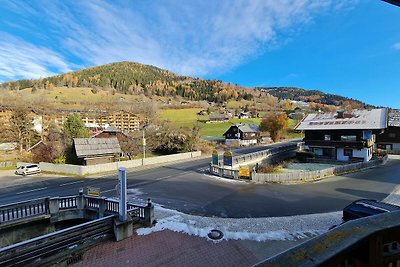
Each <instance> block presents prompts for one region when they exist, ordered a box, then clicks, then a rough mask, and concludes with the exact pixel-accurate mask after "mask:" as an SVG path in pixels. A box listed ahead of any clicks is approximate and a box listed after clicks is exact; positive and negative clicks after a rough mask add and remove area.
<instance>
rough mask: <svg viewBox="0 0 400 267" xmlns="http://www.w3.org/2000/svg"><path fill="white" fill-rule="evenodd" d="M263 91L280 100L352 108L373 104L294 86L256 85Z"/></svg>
mask: <svg viewBox="0 0 400 267" xmlns="http://www.w3.org/2000/svg"><path fill="white" fill-rule="evenodd" d="M256 88H257V89H259V90H262V91H265V92H267V93H268V94H270V95H273V96H275V97H277V98H279V99H280V100H283V99H291V100H296V101H305V102H315V103H320V104H325V105H335V106H340V105H344V104H348V105H351V106H352V107H354V108H372V107H373V106H371V105H369V104H365V103H364V102H361V101H359V100H356V99H353V98H348V97H344V96H340V95H334V94H327V93H324V92H321V91H318V90H305V89H301V88H296V87H256Z"/></svg>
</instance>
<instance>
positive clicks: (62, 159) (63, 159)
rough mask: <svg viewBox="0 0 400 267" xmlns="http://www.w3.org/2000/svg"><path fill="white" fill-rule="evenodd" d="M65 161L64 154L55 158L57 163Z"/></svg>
mask: <svg viewBox="0 0 400 267" xmlns="http://www.w3.org/2000/svg"><path fill="white" fill-rule="evenodd" d="M65 162H66V157H65V156H64V155H62V156H59V157H57V158H55V159H54V163H55V164H65Z"/></svg>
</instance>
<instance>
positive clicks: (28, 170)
mask: <svg viewBox="0 0 400 267" xmlns="http://www.w3.org/2000/svg"><path fill="white" fill-rule="evenodd" d="M40 171H41V170H40V167H39V165H37V164H29V165H23V166H19V167H18V168H17V169H16V170H15V174H20V175H24V176H25V175H27V174H34V173H40Z"/></svg>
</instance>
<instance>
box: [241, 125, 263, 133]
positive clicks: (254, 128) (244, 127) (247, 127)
mask: <svg viewBox="0 0 400 267" xmlns="http://www.w3.org/2000/svg"><path fill="white" fill-rule="evenodd" d="M236 126H238V127H239V130H240V131H242V132H244V133H256V132H258V131H260V128H259V127H258V126H257V125H255V124H237V125H236Z"/></svg>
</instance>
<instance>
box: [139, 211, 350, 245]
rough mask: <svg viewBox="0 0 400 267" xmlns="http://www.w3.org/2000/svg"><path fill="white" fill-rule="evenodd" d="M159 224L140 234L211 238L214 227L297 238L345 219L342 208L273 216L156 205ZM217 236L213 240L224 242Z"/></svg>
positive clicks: (235, 236)
mask: <svg viewBox="0 0 400 267" xmlns="http://www.w3.org/2000/svg"><path fill="white" fill-rule="evenodd" d="M155 214H156V218H157V224H156V225H154V226H153V227H151V228H140V229H138V230H136V231H137V234H138V235H147V234H150V233H153V232H158V231H162V230H165V229H168V230H171V231H174V232H181V233H186V234H188V235H193V236H199V237H203V238H207V239H208V240H211V239H209V238H208V237H207V234H208V233H209V232H210V231H211V230H212V229H218V230H220V231H222V232H223V234H224V237H223V238H222V239H221V240H255V241H267V240H296V239H304V238H309V237H313V236H317V235H320V234H322V233H324V232H326V231H327V230H328V229H329V228H330V227H331V226H333V225H336V224H339V223H341V216H342V213H341V212H330V213H324V214H309V215H297V216H286V217H269V218H216V217H200V216H195V215H188V214H184V213H181V212H179V211H176V210H170V209H165V208H163V207H160V206H156V207H155ZM221 240H216V241H213V242H220V241H221Z"/></svg>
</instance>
